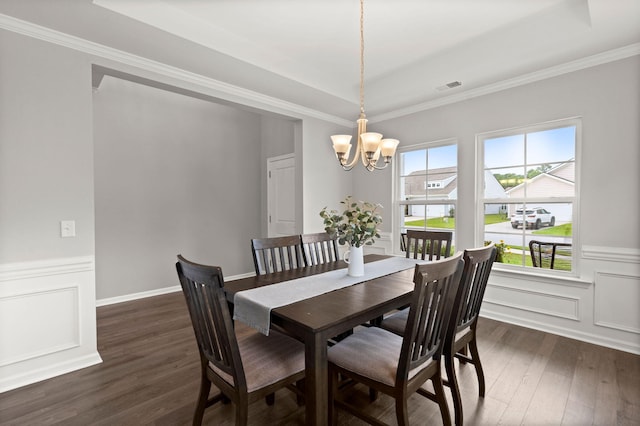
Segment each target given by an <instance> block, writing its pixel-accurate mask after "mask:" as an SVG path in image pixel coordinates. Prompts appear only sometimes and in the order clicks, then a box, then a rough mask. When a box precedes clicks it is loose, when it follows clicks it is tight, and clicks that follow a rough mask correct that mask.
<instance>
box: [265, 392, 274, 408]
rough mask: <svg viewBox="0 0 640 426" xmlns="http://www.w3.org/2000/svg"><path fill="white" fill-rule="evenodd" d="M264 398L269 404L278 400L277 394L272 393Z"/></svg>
mask: <svg viewBox="0 0 640 426" xmlns="http://www.w3.org/2000/svg"><path fill="white" fill-rule="evenodd" d="M264 400H265V402H266V403H267V405H273V404H275V402H276V394H275V393H270V394H269V395H267V396H265V397H264Z"/></svg>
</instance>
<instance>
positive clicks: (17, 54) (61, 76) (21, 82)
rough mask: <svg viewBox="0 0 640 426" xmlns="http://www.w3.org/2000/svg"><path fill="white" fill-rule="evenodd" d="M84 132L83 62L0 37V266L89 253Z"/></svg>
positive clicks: (11, 36)
mask: <svg viewBox="0 0 640 426" xmlns="http://www.w3.org/2000/svg"><path fill="white" fill-rule="evenodd" d="M91 128H92V126H91V66H90V63H89V60H88V58H87V57H86V55H83V54H80V53H77V52H75V51H72V50H69V49H66V48H63V47H59V46H55V45H51V44H48V43H44V42H42V41H39V40H36V39H32V38H28V37H24V36H20V35H17V34H15V33H11V32H8V31H4V30H0V264H4V263H13V262H28V261H38V260H43V259H52V258H64V257H75V256H85V255H90V254H93V245H94V234H93V228H94V216H93V144H92V143H91V139H92V134H91V132H92V130H91ZM61 220H75V222H76V234H77V236H76V237H75V238H60V221H61Z"/></svg>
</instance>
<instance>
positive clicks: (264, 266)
mask: <svg viewBox="0 0 640 426" xmlns="http://www.w3.org/2000/svg"><path fill="white" fill-rule="evenodd" d="M251 252H252V254H253V265H254V267H255V270H256V275H264V274H271V273H273V272H280V271H286V270H289V269H297V268H302V267H304V266H305V261H304V257H303V254H302V243H301V239H300V235H288V236H284V237H270V238H253V239H252V240H251Z"/></svg>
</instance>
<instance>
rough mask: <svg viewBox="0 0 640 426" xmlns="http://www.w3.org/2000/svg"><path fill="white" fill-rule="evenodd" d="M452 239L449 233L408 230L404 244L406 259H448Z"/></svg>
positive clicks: (451, 234)
mask: <svg viewBox="0 0 640 426" xmlns="http://www.w3.org/2000/svg"><path fill="white" fill-rule="evenodd" d="M452 238H453V233H452V232H450V231H419V230H414V229H409V230H408V231H407V235H406V243H405V247H406V257H407V258H413V259H422V260H439V259H441V258H446V257H449V256H450V255H451V240H452ZM401 241H402V240H401Z"/></svg>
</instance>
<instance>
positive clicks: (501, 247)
mask: <svg viewBox="0 0 640 426" xmlns="http://www.w3.org/2000/svg"><path fill="white" fill-rule="evenodd" d="M489 244H491V241H485V242H484V245H485V246H488V245H489ZM495 248H496V262H500V263H504V255H505V253H510V252H511V247H509V246H508V245H506V244H505V242H504V240H500V242H499V243H497V244H495Z"/></svg>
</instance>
